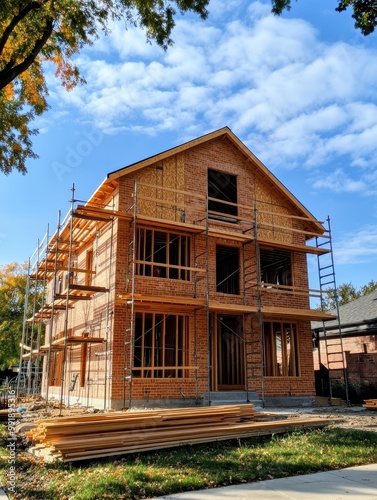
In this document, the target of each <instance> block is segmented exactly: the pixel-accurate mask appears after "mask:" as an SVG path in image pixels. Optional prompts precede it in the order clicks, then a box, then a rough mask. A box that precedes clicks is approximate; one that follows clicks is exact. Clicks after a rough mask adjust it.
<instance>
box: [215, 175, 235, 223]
mask: <svg viewBox="0 0 377 500" xmlns="http://www.w3.org/2000/svg"><path fill="white" fill-rule="evenodd" d="M208 212H209V214H208V216H209V217H210V218H211V219H218V220H222V221H225V222H232V223H236V222H237V219H234V218H232V217H229V216H232V215H233V216H238V207H237V177H236V176H235V175H231V174H226V173H224V172H219V171H217V170H211V169H208ZM211 212H216V213H211Z"/></svg>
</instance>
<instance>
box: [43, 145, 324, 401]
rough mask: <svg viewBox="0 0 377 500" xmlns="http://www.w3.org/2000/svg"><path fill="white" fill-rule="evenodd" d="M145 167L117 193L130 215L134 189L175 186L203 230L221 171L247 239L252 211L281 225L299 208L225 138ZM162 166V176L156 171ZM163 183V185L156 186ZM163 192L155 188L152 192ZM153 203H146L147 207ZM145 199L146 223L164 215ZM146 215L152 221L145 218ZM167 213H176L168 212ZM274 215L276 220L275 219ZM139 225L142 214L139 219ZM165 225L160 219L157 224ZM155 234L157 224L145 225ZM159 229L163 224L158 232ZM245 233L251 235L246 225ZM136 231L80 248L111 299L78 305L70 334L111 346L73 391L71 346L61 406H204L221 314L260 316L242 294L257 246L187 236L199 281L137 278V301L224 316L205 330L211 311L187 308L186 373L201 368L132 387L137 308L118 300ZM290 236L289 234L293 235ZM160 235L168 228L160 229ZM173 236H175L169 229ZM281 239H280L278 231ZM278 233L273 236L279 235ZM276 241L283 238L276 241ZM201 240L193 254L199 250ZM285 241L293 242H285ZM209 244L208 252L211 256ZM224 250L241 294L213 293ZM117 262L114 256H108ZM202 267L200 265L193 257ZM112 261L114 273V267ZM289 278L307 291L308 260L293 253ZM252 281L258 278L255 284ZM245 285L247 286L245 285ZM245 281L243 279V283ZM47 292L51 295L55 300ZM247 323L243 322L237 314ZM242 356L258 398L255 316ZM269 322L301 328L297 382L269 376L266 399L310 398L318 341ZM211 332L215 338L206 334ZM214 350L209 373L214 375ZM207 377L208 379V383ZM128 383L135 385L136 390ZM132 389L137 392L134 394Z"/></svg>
mask: <svg viewBox="0 0 377 500" xmlns="http://www.w3.org/2000/svg"><path fill="white" fill-rule="evenodd" d="M155 167H156V168H155V169H153V166H149V167H146V168H145V169H142V170H139V171H135V172H134V173H133V174H130V175H128V174H127V170H126V171H125V174H124V175H123V176H122V177H120V178H119V180H118V191H117V193H116V202H117V209H118V210H122V211H126V210H128V213H132V210H133V209H132V206H133V204H134V201H135V198H134V181H135V179H138V181H139V182H140V183H143V182H148V183H149V184H150V183H156V186H157V185H158V186H162V185H165V184H164V183H166V184H167V185H169V186H170V187H171V188H172V189H173V188H176V189H179V190H182V191H186V192H193V193H196V194H197V195H198V197H195V196H193V197H190V196H184V197H181V198H180V199H179V200H178V204H180V203H182V205H184V206H185V208H184V220H185V222H186V223H187V224H191V225H195V226H198V227H201V226H205V220H206V210H207V207H206V196H207V172H208V169H213V170H218V171H224V172H226V173H228V174H232V175H234V176H237V179H238V183H237V189H238V192H237V203H238V204H239V214H238V215H239V217H241V218H244V219H245V220H246V221H247V220H249V221H250V234H253V223H252V220H253V218H254V208H256V209H257V210H258V209H259V210H261V211H262V210H267V211H269V212H271V213H272V215H269V216H268V219H264V220H265V222H269V223H270V224H277V225H281V224H284V222H283V221H282V217H281V214H287V213H291V214H292V215H295V214H297V213H298V212H297V208H296V207H295V206H294V205H293V204H292V202H291V201H290V200H288V199H287V198H284V197H283V196H282V194H281V193H280V192H278V190H277V189H276V188H275V187H274V185H273V183H272V182H271V180H270V179H265V178H263V177H262V176H261V173H260V171H259V170H258V168H257V166H256V165H255V164H253V163H252V162H251V161H250V159H249V158H247V157H246V156H245V154H244V153H242V152H240V151H239V150H238V149H237V148H236V147H235V145H234V144H233V143H231V141H229V140H227V139H224V138H219V139H214V140H211V141H208V142H206V143H204V144H201V145H199V146H194V147H192V148H190V149H188V150H186V151H184V152H183V153H182V152H181V153H179V154H177V155H176V157H173V158H169V159H168V160H164V161H160V162H158V165H156V166H155ZM157 167H158V168H157ZM157 183H158V184H157ZM156 189H157V187H156ZM150 196H151V195H149V196H146V197H145V198H149V197H150ZM148 203H149V202H148V200H147V201H146V202H145V204H144V205H143V204H142V203H140V206H143V207H145V208H144V209H143V210H144V215H148V216H151V214H153V213H156V212H154V210H155V211H157V210H160V213H163V210H162V209H161V207H159V208H157V206H156V207H155V208H154V207H153V206H151V205H148ZM148 211H149V213H148ZM170 213H171V211H170ZM274 213H275V215H274ZM182 214H183V211H182V209H180V210H177V212H176V220H177V221H178V222H179V221H180V220H179V218H182V217H183V215H182ZM138 215H140V216H142V215H143V211H140V210H139V212H138ZM160 218H163V216H160ZM149 227H150V228H151V229H153V227H154V226H153V223H151V224H150V226H149ZM156 227H157V228H159V225H158V224H157V225H156ZM209 227H210V228H212V229H216V230H222V231H230V232H233V233H239V234H240V235H242V234H243V233H242V229H243V228H241V227H239V225H238V224H230V223H226V222H221V221H219V220H211V219H210V220H209ZM243 227H245V226H243ZM294 227H295V228H296V229H302V227H301V225H300V221H297V220H296V221H295V223H294ZM133 229H134V228H133V222H132V220H127V219H126V218H124V219H122V218H119V219H117V220H115V222H114V223H113V225H111V223H110V224H108V225H107V226H106V227H104V228H103V229H102V230H101V233H100V234H99V235H93V242H91V243H90V244H89V245H88V248H84V249H82V251H81V254H80V255H78V265H79V266H81V267H83V268H85V260H86V258H87V251H88V250H90V249H91V250H93V252H94V260H95V262H94V266H95V271H96V273H95V275H94V276H93V279H92V283H93V284H94V285H98V286H109V285H110V289H109V292H104V293H100V294H97V295H96V296H94V297H93V298H92V300H91V301H81V302H78V303H77V304H75V307H74V308H73V309H72V310H70V311H69V314H68V323H69V328H70V329H71V331H72V334H73V335H75V334H81V333H82V332H83V331H84V330H85V329H89V330H90V331H92V333H93V335H96V336H99V337H102V338H104V339H106V340H107V342H106V343H104V344H101V345H97V344H91V345H90V346H89V347H88V350H87V361H86V367H85V370H86V382H85V385H84V386H83V387H80V386H79V384H78V383H77V381H76V384H75V386H74V387H73V388H71V389H72V390H69V383H70V382H71V381H72V380H73V379H74V376H75V375H76V374H79V373H80V370H82V366H81V365H80V355H81V349H82V346H80V345H79V346H75V347H73V348H70V349H69V351H68V359H67V367H66V371H65V374H64V389H63V392H64V400H65V401H66V402H68V403H71V404H72V403H74V402H76V401H80V402H81V403H82V404H85V405H91V404H93V405H95V406H99V407H101V406H103V407H113V408H117V409H118V408H122V407H123V406H127V404H128V402H129V400H130V399H132V400H143V401H153V400H164V399H166V400H176V402H177V406H179V405H180V404H181V403H183V402H184V400H185V399H192V400H197V401H200V400H201V398H202V397H203V395H204V394H205V393H206V392H207V391H208V389H213V388H214V387H215V385H216V384H215V379H216V373H215V366H216V363H215V362H214V359H213V357H214V356H216V351H215V349H214V345H215V344H214V335H215V331H216V321H217V318H218V317H219V316H221V314H227V313H226V308H225V306H226V305H228V304H234V305H239V306H240V307H241V306H244V305H247V306H254V307H255V308H257V291H256V287H255V286H246V289H245V293H244V289H243V276H244V274H245V269H244V264H245V267H246V263H247V266H251V267H252V268H255V266H256V254H255V252H256V250H255V249H256V247H255V244H254V243H253V242H250V243H248V244H243V243H241V242H240V241H237V239H233V238H232V237H231V236H229V237H225V236H224V237H221V238H220V237H210V238H207V235H206V232H205V231H202V232H198V233H197V234H196V233H194V232H192V233H191V243H192V245H191V263H190V265H191V266H193V267H194V266H197V267H198V268H199V269H200V271H199V272H198V274H197V279H194V273H193V272H191V279H190V280H189V281H180V280H177V279H167V278H155V277H148V276H135V280H134V286H135V293H136V294H137V295H138V296H143V295H148V296H171V297H187V298H188V299H192V298H197V299H203V300H204V301H205V300H207V299H209V300H210V301H216V302H218V303H223V304H224V312H223V313H221V311H217V312H216V311H213V312H211V314H210V318H209V319H210V325H208V324H207V323H208V321H207V319H208V317H207V310H206V309H205V308H203V307H201V308H197V309H196V310H195V308H193V307H189V306H187V307H185V306H182V308H181V309H182V310H181V312H180V314H183V313H184V314H187V315H188V316H189V365H190V366H191V367H195V368H194V369H191V370H189V371H188V373H189V376H188V377H186V378H176V379H174V378H165V379H147V378H145V379H143V378H136V377H133V378H132V382H131V381H130V370H129V367H130V361H131V360H130V356H131V352H132V349H131V345H132V344H131V341H132V339H131V330H132V325H131V320H132V314H131V305H130V304H128V303H127V301H126V300H120V299H119V296H120V295H121V294H126V293H130V292H131V290H132V288H131V284H132V250H133V245H134V242H133ZM288 229H289V228H288ZM159 230H161V231H162V230H163V229H159ZM170 230H171V231H173V229H170ZM176 231H177V233H182V234H190V230H189V229H185V227H184V226H183V225H181V226H180V227H177V229H176ZM264 231H265V232H264V233H263V234H264V235H265V236H266V235H269V236H270V237H271V238H272V239H273V236H271V235H273V231H272V229H265V230H264ZM277 233H278V232H277ZM277 233H276V234H277ZM276 238H277V239H278V238H279V237H278V236H276ZM282 238H285V240H284V241H287V242H289V243H292V244H299V245H304V244H305V237H304V235H303V234H302V233H294V232H289V230H287V232H286V233H285V234H284V233H283V236H282ZM194 240H195V251H194ZM288 240H289V241H288ZM207 242H208V252H207ZM217 245H224V246H231V247H235V248H238V249H239V255H240V281H241V283H240V289H241V293H240V294H239V295H235V294H234V295H232V294H225V293H219V292H217V291H216V246H217ZM110 254H111V257H110ZM194 254H195V255H196V256H197V258H196V260H195V259H194V257H195V255H194ZM207 256H208V296H207V279H206V274H205V271H203V270H205V268H206V258H207ZM110 258H111V259H112V264H111V266H110ZM292 272H293V280H294V284H295V286H297V287H300V288H308V273H307V262H306V255H305V254H304V253H300V252H293V254H292ZM254 278H255V277H254ZM248 279H249V278H248ZM77 280H78V282H79V283H84V280H85V275H82V276H79V275H78V276H77ZM246 281H247V280H246ZM246 285H247V282H246ZM50 293H51V292H50ZM261 300H262V305H266V306H275V307H279V308H293V309H309V298H308V296H306V295H303V294H298V295H293V294H292V293H284V292H280V293H273V294H271V292H269V291H268V290H263V289H262V294H261ZM147 307H148V306H147V305H145V304H144V305H143V304H142V303H136V306H135V313H137V312H138V311H143V310H147ZM159 313H160V314H170V313H172V311H171V307H170V306H169V304H161V306H159ZM238 315H239V316H241V317H242V316H243V313H240V314H238ZM65 319H66V318H65V315H64V314H60V315H59V316H58V317H57V318H56V320H55V321H54V325H53V329H52V331H51V336H52V339H54V338H57V337H58V336H59V335H62V332H64V331H65ZM244 320H245V325H246V327H245V331H244V334H243V335H244V339H243V342H244V349H245V351H246V352H251V354H250V357H249V358H248V359H249V360H252V361H253V363H251V364H250V365H248V370H247V377H246V378H247V385H248V388H249V389H250V390H254V391H256V392H257V393H258V394H259V395H261V394H262V380H261V365H262V360H261V356H260V338H261V335H260V325H259V320H258V315H257V314H256V313H255V314H245V317H244ZM263 321H284V322H292V323H295V324H296V328H297V333H298V357H299V360H298V362H299V376H294V377H293V376H290V377H288V376H287V377H281V376H280V377H265V379H264V393H265V396H266V397H268V396H313V395H314V393H315V389H314V370H313V355H312V338H311V330H310V322H309V321H296V320H295V319H294V318H292V319H289V318H286V317H284V319H279V318H269V317H264V318H263ZM208 326H209V327H210V334H209V335H208ZM209 349H210V350H211V351H212V352H211V357H212V358H211V359H212V362H211V363H212V364H211V366H210V370H208V360H209ZM208 373H209V374H210V380H209V379H208ZM44 381H45V382H44V388H43V391H44V393H45V394H46V392H47V387H46V376H45V377H44ZM131 384H132V386H131ZM131 388H132V393H131ZM48 391H49V395H50V396H52V395H53V396H55V397H59V391H60V388H59V387H58V384H57V385H56V386H50V387H49V389H48Z"/></svg>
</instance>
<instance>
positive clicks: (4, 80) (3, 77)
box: [0, 19, 54, 90]
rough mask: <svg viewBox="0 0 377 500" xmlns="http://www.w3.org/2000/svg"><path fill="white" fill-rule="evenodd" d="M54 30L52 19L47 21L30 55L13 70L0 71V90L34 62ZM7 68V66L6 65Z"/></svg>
mask: <svg viewBox="0 0 377 500" xmlns="http://www.w3.org/2000/svg"><path fill="white" fill-rule="evenodd" d="M53 29H54V22H53V20H52V19H47V21H46V26H45V28H44V30H43V35H42V36H41V38H40V39H39V40H37V41H36V42H35V45H34V47H33V49H32V50H31V52H30V54H29V55H28V56H27V57H25V59H24V60H23V61H22V62H20V63H19V64H17V65H16V66H14V67H13V68H8V69H7V67H6V68H4V69H3V70H2V71H0V90H1V89H3V88H4V87H6V85H8V84H9V83H10V82H12V81H13V80H14V79H15V78H17V76H19V75H20V74H21V73H23V72H24V71H26V70H27V69H28V68H29V67H30V66H31V65H32V64H33V62H34V61H35V58H36V57H37V55H38V54H39V52H40V51H41V49H42V48H43V47H44V45H45V44H46V43H47V41H48V39H49V38H50V36H51V33H52V30H53ZM7 66H9V64H7Z"/></svg>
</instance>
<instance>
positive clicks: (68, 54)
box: [0, 0, 209, 174]
mask: <svg viewBox="0 0 377 500" xmlns="http://www.w3.org/2000/svg"><path fill="white" fill-rule="evenodd" d="M208 2H209V0H174V1H173V0H1V4H0V170H2V171H3V172H4V173H5V174H9V173H10V172H11V171H12V170H13V169H16V170H18V171H19V172H21V173H23V174H24V173H26V171H27V169H26V160H27V159H28V158H36V157H37V155H36V154H35V153H34V152H33V150H32V141H31V138H32V136H33V135H34V134H36V133H37V130H35V129H33V128H32V121H33V119H34V118H35V117H36V116H38V115H41V114H42V113H43V112H44V111H46V109H47V108H48V103H47V95H48V89H47V85H46V81H45V78H44V74H43V65H44V64H45V63H46V62H50V63H53V64H54V66H55V68H56V76H57V77H60V79H61V82H62V84H63V86H64V87H65V88H66V89H67V90H70V89H72V88H73V87H75V86H76V85H77V84H78V83H80V82H84V79H83V78H82V77H81V76H80V72H79V69H78V68H77V66H75V64H74V62H73V59H72V58H73V56H74V55H75V54H77V53H78V52H79V51H80V49H82V47H84V46H86V45H90V44H92V43H93V41H94V40H95V39H96V38H98V37H99V35H100V34H101V33H102V32H105V33H106V32H107V30H108V29H109V23H110V22H111V21H114V20H120V19H123V20H124V21H125V29H126V27H127V26H131V25H132V26H139V27H140V28H143V29H144V30H145V32H146V37H147V39H148V40H150V41H155V42H156V43H157V44H158V45H159V46H161V47H163V48H165V49H166V48H167V47H168V46H169V45H170V44H171V43H172V39H171V33H172V29H173V27H174V25H175V21H174V19H175V16H176V12H177V10H178V11H180V12H181V13H185V12H188V11H192V12H194V13H197V14H198V15H199V16H200V17H201V18H203V19H204V18H206V16H207V10H206V7H207V5H208Z"/></svg>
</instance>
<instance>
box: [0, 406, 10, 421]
mask: <svg viewBox="0 0 377 500" xmlns="http://www.w3.org/2000/svg"><path fill="white" fill-rule="evenodd" d="M8 414H9V412H8V408H6V409H4V410H0V422H4V421H5V420H8Z"/></svg>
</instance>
